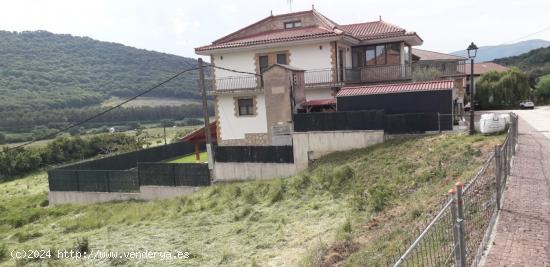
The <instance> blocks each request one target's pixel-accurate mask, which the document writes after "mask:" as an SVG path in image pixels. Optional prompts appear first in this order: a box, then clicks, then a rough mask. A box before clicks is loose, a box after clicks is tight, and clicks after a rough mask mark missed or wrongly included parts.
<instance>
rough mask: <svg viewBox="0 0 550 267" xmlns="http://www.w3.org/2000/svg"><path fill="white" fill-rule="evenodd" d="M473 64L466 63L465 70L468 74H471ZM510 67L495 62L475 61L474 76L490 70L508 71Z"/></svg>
mask: <svg viewBox="0 0 550 267" xmlns="http://www.w3.org/2000/svg"><path fill="white" fill-rule="evenodd" d="M470 66H471V65H470V64H469V63H467V64H465V65H464V72H465V74H466V75H470V72H471V67H470ZM507 70H508V68H507V67H504V66H502V65H499V64H497V63H493V62H483V63H474V76H476V75H477V76H479V75H482V74H485V73H487V72H489V71H498V72H501V71H507Z"/></svg>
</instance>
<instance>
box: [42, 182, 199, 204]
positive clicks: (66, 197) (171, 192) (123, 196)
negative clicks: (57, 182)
mask: <svg viewBox="0 0 550 267" xmlns="http://www.w3.org/2000/svg"><path fill="white" fill-rule="evenodd" d="M199 189H200V187H194V186H141V187H140V192H139V193H121V192H81V191H50V192H49V194H48V200H49V201H50V204H51V205H55V204H69V203H71V204H93V203H101V202H112V201H127V200H155V199H165V198H172V197H176V196H185V195H188V194H191V193H193V192H195V191H197V190H199Z"/></svg>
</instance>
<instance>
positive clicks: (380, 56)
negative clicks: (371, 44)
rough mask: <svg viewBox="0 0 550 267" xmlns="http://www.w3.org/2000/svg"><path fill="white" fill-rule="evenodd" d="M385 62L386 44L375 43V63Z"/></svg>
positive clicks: (382, 63)
mask: <svg viewBox="0 0 550 267" xmlns="http://www.w3.org/2000/svg"><path fill="white" fill-rule="evenodd" d="M385 64H386V46H385V45H377V46H376V65H385Z"/></svg>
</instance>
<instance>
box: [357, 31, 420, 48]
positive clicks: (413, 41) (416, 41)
mask: <svg viewBox="0 0 550 267" xmlns="http://www.w3.org/2000/svg"><path fill="white" fill-rule="evenodd" d="M381 42H405V43H407V44H409V45H411V46H416V45H422V43H423V42H424V41H423V40H422V38H420V36H418V34H416V33H412V34H405V35H400V36H395V37H380V38H373V39H367V40H361V41H360V44H361V45H367V44H379V43H381Z"/></svg>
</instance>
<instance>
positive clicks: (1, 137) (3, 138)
mask: <svg viewBox="0 0 550 267" xmlns="http://www.w3.org/2000/svg"><path fill="white" fill-rule="evenodd" d="M5 143H6V134H4V133H0V145H2V144H5Z"/></svg>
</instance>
